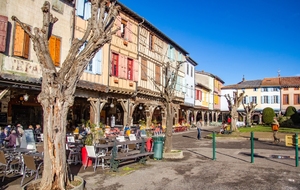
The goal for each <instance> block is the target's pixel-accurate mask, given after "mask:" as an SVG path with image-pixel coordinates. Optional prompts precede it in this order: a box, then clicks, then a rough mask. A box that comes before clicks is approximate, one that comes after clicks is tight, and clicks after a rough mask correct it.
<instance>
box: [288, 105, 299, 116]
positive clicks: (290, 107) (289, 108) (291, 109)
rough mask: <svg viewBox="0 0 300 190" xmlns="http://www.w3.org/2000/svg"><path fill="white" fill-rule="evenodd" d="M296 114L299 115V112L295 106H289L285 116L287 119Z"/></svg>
mask: <svg viewBox="0 0 300 190" xmlns="http://www.w3.org/2000/svg"><path fill="white" fill-rule="evenodd" d="M295 113H297V110H296V108H295V107H294V106H289V107H287V108H286V110H285V116H287V117H290V116H292V115H294V114H295Z"/></svg>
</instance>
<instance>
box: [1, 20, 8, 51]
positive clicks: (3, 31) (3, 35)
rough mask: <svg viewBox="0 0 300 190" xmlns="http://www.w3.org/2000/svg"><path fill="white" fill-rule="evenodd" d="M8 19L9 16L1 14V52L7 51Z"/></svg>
mask: <svg viewBox="0 0 300 190" xmlns="http://www.w3.org/2000/svg"><path fill="white" fill-rule="evenodd" d="M7 20H8V18H7V17H6V16H2V15H0V52H5V47H6V33H7Z"/></svg>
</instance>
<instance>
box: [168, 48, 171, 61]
mask: <svg viewBox="0 0 300 190" xmlns="http://www.w3.org/2000/svg"><path fill="white" fill-rule="evenodd" d="M167 56H168V59H171V46H170V45H168V55H167Z"/></svg>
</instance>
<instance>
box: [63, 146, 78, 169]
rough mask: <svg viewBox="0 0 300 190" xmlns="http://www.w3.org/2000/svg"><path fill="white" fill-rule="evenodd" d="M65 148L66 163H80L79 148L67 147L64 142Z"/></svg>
mask: <svg viewBox="0 0 300 190" xmlns="http://www.w3.org/2000/svg"><path fill="white" fill-rule="evenodd" d="M66 147H67V148H66V149H67V150H69V154H68V159H67V162H68V164H75V165H76V164H78V163H81V148H80V147H79V146H76V147H69V145H68V144H66Z"/></svg>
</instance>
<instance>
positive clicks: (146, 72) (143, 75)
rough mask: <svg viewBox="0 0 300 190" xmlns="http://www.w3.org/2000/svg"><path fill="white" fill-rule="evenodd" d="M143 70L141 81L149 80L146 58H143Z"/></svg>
mask: <svg viewBox="0 0 300 190" xmlns="http://www.w3.org/2000/svg"><path fill="white" fill-rule="evenodd" d="M135 63H136V64H138V62H137V61H136V62H135ZM141 67H142V68H141V79H142V80H145V81H146V80H147V77H148V76H147V75H148V68H147V67H148V66H147V60H146V59H144V58H142V66H141Z"/></svg>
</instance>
